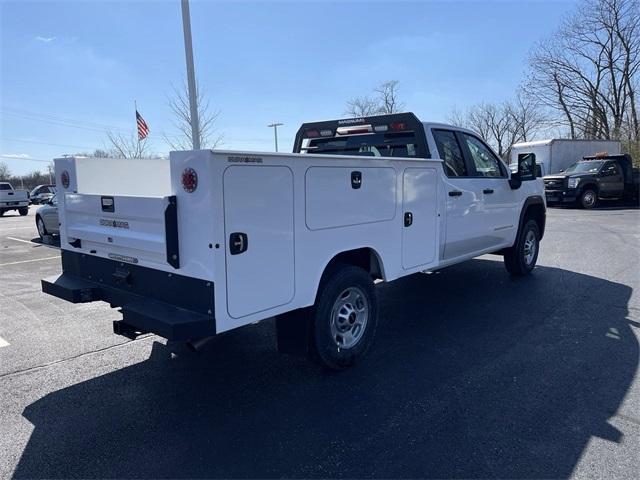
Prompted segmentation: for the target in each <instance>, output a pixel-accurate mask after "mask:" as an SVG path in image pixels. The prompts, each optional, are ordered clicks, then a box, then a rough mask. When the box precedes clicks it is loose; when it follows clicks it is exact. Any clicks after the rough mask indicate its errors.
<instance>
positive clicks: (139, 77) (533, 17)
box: [0, 0, 575, 174]
mask: <svg viewBox="0 0 640 480" xmlns="http://www.w3.org/2000/svg"><path fill="white" fill-rule="evenodd" d="M574 6H575V4H574V2H573V1H570V0H564V1H559V0H556V1H516V0H513V1H494V2H487V1H472V2H461V1H448V2H428V1H422V2H401V1H388V2H383V1H376V2H363V1H341V2H327V1H315V2H303V1H296V2H294V1H287V2H282V1H281V2H273V1H262V2H245V1H197V0H192V2H191V16H192V28H193V41H194V55H195V62H196V73H197V76H198V78H199V82H200V84H201V86H202V87H203V89H204V90H205V91H206V93H207V94H208V96H209V97H210V100H211V104H212V105H213V106H215V108H216V109H219V110H220V112H221V113H220V117H219V120H218V122H217V128H218V130H219V132H220V133H222V134H224V138H225V142H224V145H223V147H224V148H229V149H242V150H271V149H272V148H273V133H272V130H271V129H268V128H267V127H266V125H267V124H268V123H271V122H273V121H279V122H283V123H284V124H285V125H284V126H283V127H281V130H280V132H279V133H280V147H281V148H280V149H281V150H285V151H290V149H291V145H292V141H293V136H294V135H295V131H296V130H297V128H298V126H299V125H300V123H302V122H304V121H309V120H319V119H327V118H337V117H341V116H343V114H344V110H345V103H346V101H347V100H348V99H349V98H352V97H355V96H359V95H364V94H367V93H369V92H370V91H371V90H372V89H373V88H374V87H375V86H376V85H377V84H379V83H381V82H383V81H385V80H392V79H393V80H399V81H400V95H401V100H402V101H403V102H404V104H405V106H406V110H410V111H413V112H415V113H416V114H417V115H418V116H419V117H420V118H422V119H423V120H435V121H444V120H445V119H446V117H447V115H448V113H449V112H450V111H451V110H452V109H453V108H454V107H456V108H459V109H463V108H465V107H466V106H469V105H471V104H474V103H478V102H481V101H501V100H505V99H508V98H509V97H510V96H512V95H513V92H514V91H515V89H516V88H517V86H518V84H519V83H520V82H521V80H522V78H523V73H524V71H525V68H526V58H527V54H528V52H529V51H530V49H531V48H532V47H533V45H534V44H535V42H536V41H538V40H540V39H541V38H543V37H545V36H547V35H548V34H549V33H551V32H552V31H553V30H554V29H555V28H556V27H557V25H558V22H559V21H560V20H561V18H562V16H563V15H565V14H567V13H568V12H570V11H571V10H572V9H573V8H574ZM0 17H1V18H0V22H1V23H0V30H1V33H0V41H1V51H0V57H1V59H0V108H1V110H0V156H3V157H12V156H20V157H23V158H15V159H7V158H0V161H4V162H7V163H8V164H9V166H10V168H11V170H12V172H13V173H15V174H21V173H26V172H27V171H31V170H34V169H43V168H44V167H46V163H41V162H37V161H35V160H31V159H42V160H48V159H51V158H53V157H56V156H59V155H61V154H65V153H74V152H77V151H91V150H93V149H95V148H100V147H103V146H104V142H105V134H104V129H105V127H106V126H108V127H111V128H117V129H121V131H131V132H133V131H134V129H135V117H134V107H133V102H134V99H135V100H137V102H138V109H139V111H140V112H141V114H142V115H143V116H144V118H145V119H146V121H147V123H148V124H149V127H150V129H151V135H150V143H151V146H152V149H153V151H154V152H156V153H159V154H165V153H166V152H167V151H168V150H169V148H168V146H167V145H166V144H165V142H164V141H163V139H162V133H163V132H166V133H167V134H170V135H171V134H174V133H175V130H174V129H173V128H172V125H171V123H172V117H171V114H170V111H169V108H168V106H167V95H169V94H170V92H171V85H172V84H178V85H179V84H181V82H182V81H183V79H184V71H185V63H184V46H183V39H182V25H181V16H180V2H179V0H171V1H137V2H132V1H110V2H98V1H83V2H80V1H76V2H61V1H49V2H33V1H5V0H0ZM77 126H82V127H83V128H77Z"/></svg>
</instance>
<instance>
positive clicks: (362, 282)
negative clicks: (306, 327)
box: [309, 265, 378, 370]
mask: <svg viewBox="0 0 640 480" xmlns="http://www.w3.org/2000/svg"><path fill="white" fill-rule="evenodd" d="M312 312H313V313H312V315H313V318H312V326H311V332H310V339H309V340H310V345H309V352H310V354H311V357H312V358H313V359H314V360H315V361H316V362H317V363H319V364H320V365H322V366H324V367H326V368H329V369H331V370H343V369H345V368H347V367H350V366H351V365H353V364H355V363H356V362H357V361H358V360H359V359H361V358H362V357H363V356H364V354H365V353H366V352H367V350H368V349H369V347H370V346H371V343H372V342H373V337H374V335H375V330H376V326H377V323H378V301H377V298H376V293H375V290H374V286H373V281H372V280H371V277H370V276H369V274H368V273H367V272H366V271H365V270H363V269H361V268H358V267H354V266H350V265H342V266H338V267H336V268H334V269H333V270H332V271H331V273H329V274H328V275H327V276H326V278H325V279H324V280H323V282H322V285H321V286H320V291H319V293H318V297H317V299H316V304H315V305H314V308H313V309H312Z"/></svg>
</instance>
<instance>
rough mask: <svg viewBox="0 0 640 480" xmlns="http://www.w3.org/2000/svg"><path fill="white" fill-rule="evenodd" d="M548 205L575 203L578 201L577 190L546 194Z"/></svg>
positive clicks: (556, 191)
mask: <svg viewBox="0 0 640 480" xmlns="http://www.w3.org/2000/svg"><path fill="white" fill-rule="evenodd" d="M545 198H546V200H547V203H574V202H575V201H576V200H577V199H578V195H577V191H576V190H553V191H547V192H545Z"/></svg>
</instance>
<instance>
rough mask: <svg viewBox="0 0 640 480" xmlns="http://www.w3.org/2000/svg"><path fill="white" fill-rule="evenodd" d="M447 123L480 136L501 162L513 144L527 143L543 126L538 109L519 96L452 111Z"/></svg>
mask: <svg viewBox="0 0 640 480" xmlns="http://www.w3.org/2000/svg"><path fill="white" fill-rule="evenodd" d="M448 120H449V122H450V123H452V124H454V125H457V126H459V127H464V128H468V129H469V130H473V131H474V132H476V133H477V134H479V135H480V136H481V137H482V138H483V139H484V140H485V141H486V142H487V143H489V145H491V146H492V147H493V148H494V149H495V150H496V151H497V153H498V155H500V156H501V157H502V158H506V157H508V155H509V152H510V150H511V146H512V145H513V144H514V143H517V142H523V141H527V140H530V139H531V137H532V136H533V135H535V134H536V133H537V132H538V131H539V130H540V128H541V127H542V126H543V125H544V121H543V117H542V115H541V114H540V112H539V110H538V109H537V107H536V106H535V105H534V104H533V103H532V102H531V101H529V100H527V99H525V98H524V97H522V96H520V95H519V96H518V97H516V99H515V100H514V101H511V102H503V103H501V104H496V103H480V104H478V105H473V106H472V107H470V108H468V109H467V110H466V111H465V112H460V111H459V110H454V111H453V112H452V113H451V114H450V115H449V118H448Z"/></svg>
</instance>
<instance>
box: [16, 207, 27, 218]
mask: <svg viewBox="0 0 640 480" xmlns="http://www.w3.org/2000/svg"><path fill="white" fill-rule="evenodd" d="M18 213H19V214H20V215H21V216H22V217H24V216H25V215H29V207H22V208H19V209H18Z"/></svg>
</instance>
